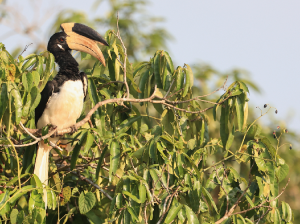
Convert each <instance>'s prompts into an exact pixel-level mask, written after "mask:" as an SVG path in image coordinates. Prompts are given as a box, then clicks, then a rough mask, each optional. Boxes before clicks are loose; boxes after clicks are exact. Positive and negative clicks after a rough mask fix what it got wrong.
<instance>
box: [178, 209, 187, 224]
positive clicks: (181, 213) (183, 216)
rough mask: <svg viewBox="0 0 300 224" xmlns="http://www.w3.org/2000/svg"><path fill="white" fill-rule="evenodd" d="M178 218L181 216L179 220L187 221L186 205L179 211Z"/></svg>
mask: <svg viewBox="0 0 300 224" xmlns="http://www.w3.org/2000/svg"><path fill="white" fill-rule="evenodd" d="M178 218H179V220H180V221H181V222H182V223H184V221H185V219H186V212H185V209H184V207H182V208H181V209H180V211H179V212H178Z"/></svg>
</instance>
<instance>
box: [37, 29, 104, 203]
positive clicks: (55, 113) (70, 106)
mask: <svg viewBox="0 0 300 224" xmlns="http://www.w3.org/2000/svg"><path fill="white" fill-rule="evenodd" d="M60 27H61V29H62V32H59V33H55V34H54V35H53V36H52V37H51V38H50V40H49V42H48V47H47V49H48V51H49V52H51V53H52V54H53V55H54V57H55V62H56V63H57V64H58V65H59V71H58V73H57V75H56V76H55V78H54V79H53V80H52V81H48V82H47V84H46V86H45V88H44V89H43V91H42V92H41V101H40V103H39V105H38V106H37V108H36V109H35V123H36V127H37V128H38V129H41V128H43V127H44V126H46V125H48V124H51V125H54V126H56V127H57V129H63V128H68V127H72V126H74V125H75V124H76V120H77V119H78V118H79V116H80V114H81V111H82V108H83V102H84V99H85V96H86V94H87V85H88V82H87V76H86V74H85V73H84V72H79V69H78V63H77V62H76V60H75V59H74V58H73V56H72V55H71V53H70V51H71V50H77V51H82V52H85V53H88V54H90V55H92V56H94V57H95V58H97V59H98V60H99V61H100V62H101V63H102V64H103V65H104V66H105V59H104V57H103V54H102V52H101V50H100V49H99V47H98V45H97V43H99V44H101V45H106V46H108V43H107V42H106V41H105V39H104V38H103V37H101V36H100V34H98V33H97V32H96V31H95V30H93V29H92V28H90V27H88V26H86V25H83V24H80V23H63V24H61V26H60ZM58 139H59V138H58V137H55V138H50V139H49V140H50V141H52V142H56V141H58ZM51 149H52V147H51V146H49V145H48V144H47V143H44V141H41V142H39V145H38V150H37V156H36V161H35V168H34V174H36V175H37V176H38V177H39V178H40V180H41V182H42V183H43V184H44V185H47V184H48V160H49V152H50V150H51ZM43 199H44V201H45V204H46V206H47V193H46V190H45V189H44V196H43Z"/></svg>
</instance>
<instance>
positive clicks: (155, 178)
mask: <svg viewBox="0 0 300 224" xmlns="http://www.w3.org/2000/svg"><path fill="white" fill-rule="evenodd" d="M149 172H150V175H151V177H152V179H153V181H154V184H155V189H156V190H160V188H161V184H160V181H159V178H158V170H157V169H150V170H149Z"/></svg>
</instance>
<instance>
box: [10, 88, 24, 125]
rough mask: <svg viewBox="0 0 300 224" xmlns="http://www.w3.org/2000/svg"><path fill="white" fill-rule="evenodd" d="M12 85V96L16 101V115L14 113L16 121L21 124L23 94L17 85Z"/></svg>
mask: <svg viewBox="0 0 300 224" xmlns="http://www.w3.org/2000/svg"><path fill="white" fill-rule="evenodd" d="M11 85H12V87H11V88H12V90H11V93H12V96H13V99H14V107H15V113H14V115H15V121H16V123H17V124H19V123H20V121H21V117H22V98H21V94H20V92H19V89H18V87H17V86H16V84H15V83H11Z"/></svg>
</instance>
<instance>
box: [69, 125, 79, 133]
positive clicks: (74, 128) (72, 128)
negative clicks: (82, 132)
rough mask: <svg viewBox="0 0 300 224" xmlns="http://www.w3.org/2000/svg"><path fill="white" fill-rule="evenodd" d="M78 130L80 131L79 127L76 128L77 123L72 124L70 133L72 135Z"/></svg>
mask: <svg viewBox="0 0 300 224" xmlns="http://www.w3.org/2000/svg"><path fill="white" fill-rule="evenodd" d="M77 131H78V128H76V126H75V125H72V126H71V132H70V134H71V135H72V134H74V133H75V132H77Z"/></svg>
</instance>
